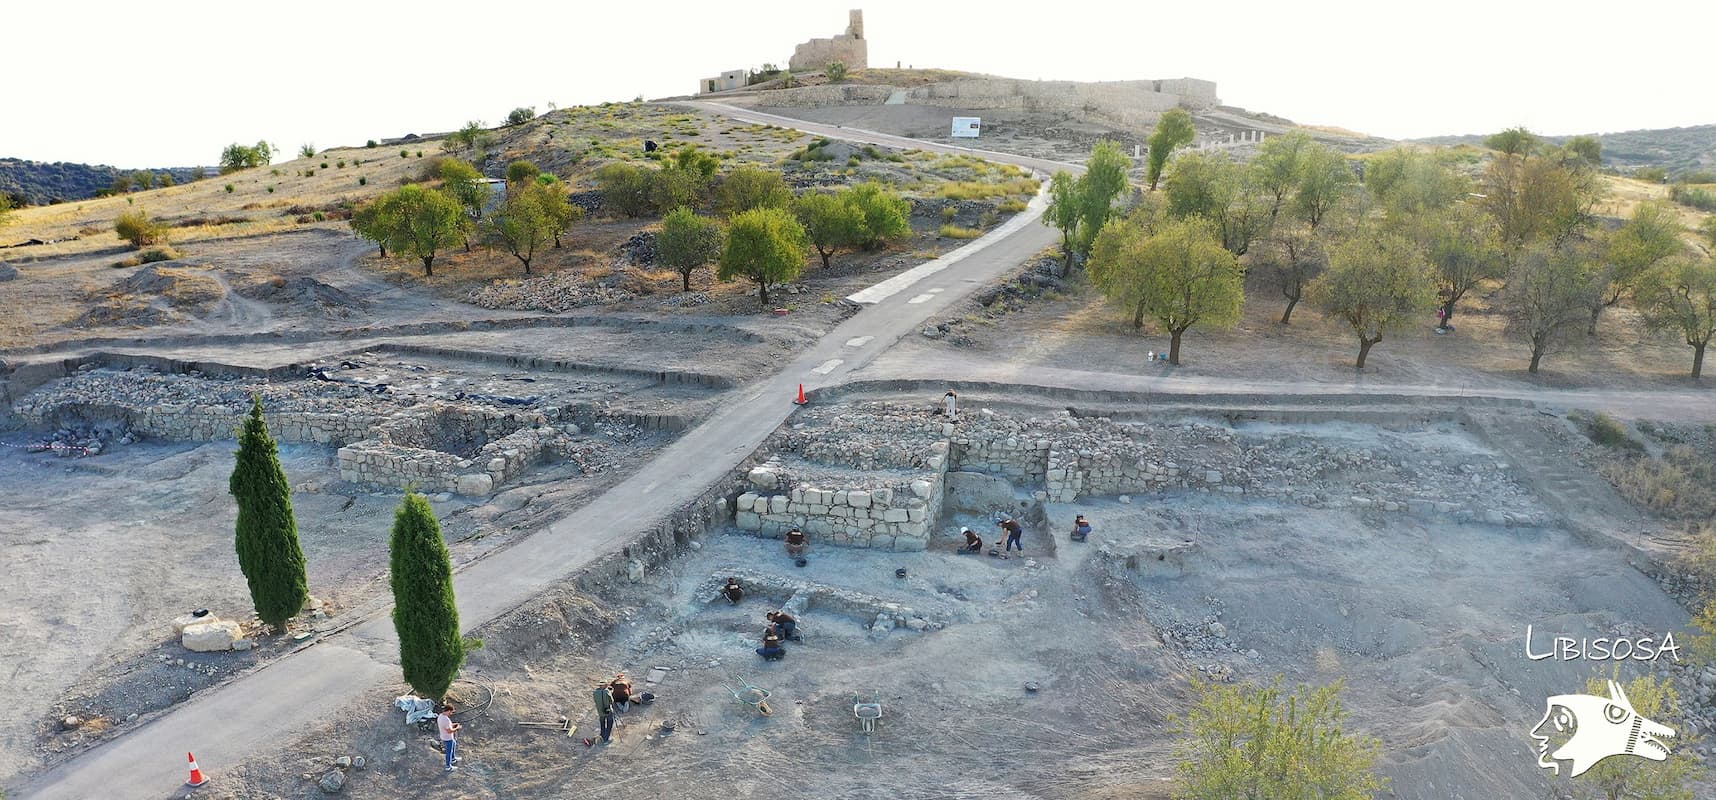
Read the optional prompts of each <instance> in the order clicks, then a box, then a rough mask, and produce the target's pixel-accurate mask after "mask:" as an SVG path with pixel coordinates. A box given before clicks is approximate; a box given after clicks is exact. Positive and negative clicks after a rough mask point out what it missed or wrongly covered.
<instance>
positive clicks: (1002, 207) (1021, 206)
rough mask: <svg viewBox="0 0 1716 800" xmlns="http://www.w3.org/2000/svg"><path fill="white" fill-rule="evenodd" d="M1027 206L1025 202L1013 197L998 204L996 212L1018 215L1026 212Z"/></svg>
mask: <svg viewBox="0 0 1716 800" xmlns="http://www.w3.org/2000/svg"><path fill="white" fill-rule="evenodd" d="M1026 205H1027V203H1026V202H1025V201H1023V200H1020V199H1019V198H1017V197H1011V198H1008V199H1006V200H1002V201H1001V202H1000V203H997V204H996V205H995V210H997V211H1000V212H1001V213H1003V214H1017V213H1019V212H1021V211H1024V210H1025V206H1026Z"/></svg>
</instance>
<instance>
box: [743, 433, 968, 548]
mask: <svg viewBox="0 0 1716 800" xmlns="http://www.w3.org/2000/svg"><path fill="white" fill-rule="evenodd" d="M947 451H948V443H947V442H937V443H935V444H934V445H931V447H930V453H929V455H928V456H927V457H926V458H925V459H924V463H925V465H926V466H927V467H928V470H927V471H925V472H922V473H919V474H917V475H914V476H911V477H909V478H902V479H898V480H894V481H891V482H888V483H886V484H883V485H866V486H862V487H847V488H826V489H824V488H818V487H815V486H812V485H810V484H808V483H799V484H797V485H795V486H793V488H792V489H790V490H787V491H785V492H782V491H781V489H782V487H783V486H784V485H785V484H787V483H790V482H791V481H790V479H788V478H787V477H786V476H785V475H784V474H783V473H782V472H781V471H780V470H779V468H778V467H775V466H773V465H765V466H762V467H758V468H756V469H753V470H751V472H750V475H749V479H750V481H751V484H752V486H753V487H755V488H754V489H753V490H752V491H748V492H745V493H744V494H741V495H739V497H738V499H737V500H735V501H734V520H733V521H734V524H735V525H737V526H738V528H739V529H740V530H745V531H755V532H757V533H758V534H759V535H762V536H766V537H769V538H779V537H781V536H783V535H784V534H785V533H786V532H787V531H788V530H790V529H791V528H793V527H795V526H796V527H798V528H800V529H802V530H803V531H804V532H805V534H806V535H807V536H808V537H809V538H810V540H811V542H813V543H819V544H831V545H835V546H837V547H870V548H876V549H881V550H906V551H909V550H925V549H928V547H929V539H930V529H931V527H932V526H933V525H934V524H935V523H936V520H937V518H938V517H940V515H941V506H942V499H943V495H944V493H945V492H946V472H947V460H948V459H947Z"/></svg>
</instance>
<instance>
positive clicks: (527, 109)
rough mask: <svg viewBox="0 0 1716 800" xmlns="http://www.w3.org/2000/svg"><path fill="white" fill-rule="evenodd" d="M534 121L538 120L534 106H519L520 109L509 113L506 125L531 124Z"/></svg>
mask: <svg viewBox="0 0 1716 800" xmlns="http://www.w3.org/2000/svg"><path fill="white" fill-rule="evenodd" d="M533 119H536V108H535V107H534V106H519V107H518V108H515V109H513V110H512V111H509V112H507V115H506V124H508V125H518V124H520V123H524V122H529V121H531V120H533Z"/></svg>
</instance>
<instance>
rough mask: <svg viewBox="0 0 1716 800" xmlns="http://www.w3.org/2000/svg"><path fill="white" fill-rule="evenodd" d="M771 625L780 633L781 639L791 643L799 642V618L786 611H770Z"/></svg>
mask: <svg viewBox="0 0 1716 800" xmlns="http://www.w3.org/2000/svg"><path fill="white" fill-rule="evenodd" d="M769 623H770V624H771V625H773V626H774V627H775V628H776V629H778V630H779V631H780V634H781V639H782V640H785V641H789V642H796V641H798V640H799V638H800V637H799V635H798V618H797V617H794V616H793V615H791V614H788V613H787V612H785V611H770V612H769Z"/></svg>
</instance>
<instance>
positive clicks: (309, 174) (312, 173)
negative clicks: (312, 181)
mask: <svg viewBox="0 0 1716 800" xmlns="http://www.w3.org/2000/svg"><path fill="white" fill-rule="evenodd" d="M315 175H316V171H315V170H313V169H307V170H304V177H306V178H311V177H315Z"/></svg>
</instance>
